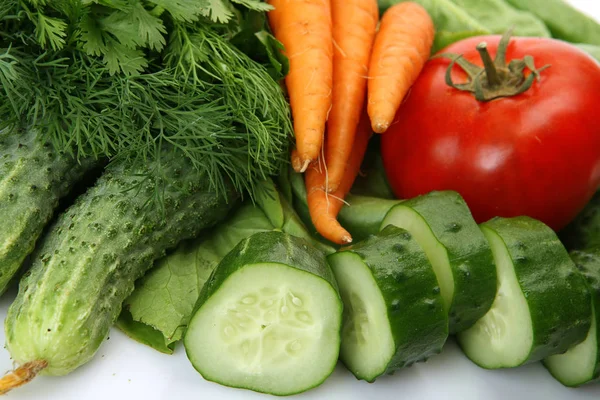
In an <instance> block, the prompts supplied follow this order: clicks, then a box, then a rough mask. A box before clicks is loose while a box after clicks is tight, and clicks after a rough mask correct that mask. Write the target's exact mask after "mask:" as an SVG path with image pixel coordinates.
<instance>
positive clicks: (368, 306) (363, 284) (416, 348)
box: [328, 226, 448, 382]
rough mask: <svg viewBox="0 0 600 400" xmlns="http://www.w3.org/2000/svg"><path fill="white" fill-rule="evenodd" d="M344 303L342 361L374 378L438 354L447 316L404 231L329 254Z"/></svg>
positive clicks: (426, 268) (424, 260) (414, 245)
mask: <svg viewBox="0 0 600 400" xmlns="http://www.w3.org/2000/svg"><path fill="white" fill-rule="evenodd" d="M328 261H329V262H330V264H331V266H332V269H333V271H334V273H335V276H336V279H337V282H338V285H339V287H340V292H341V295H342V299H343V301H344V322H343V328H342V346H341V359H342V361H343V362H344V364H345V365H346V367H347V368H348V369H349V370H350V371H351V372H352V373H353V374H354V375H355V376H356V377H357V378H358V379H364V380H366V381H368V382H373V381H375V379H376V378H377V377H379V376H381V375H383V374H390V373H393V372H394V371H396V370H397V369H399V368H402V367H408V366H410V365H412V364H414V363H415V362H419V361H425V360H427V358H429V357H430V356H431V355H433V354H438V353H439V352H441V349H442V346H443V345H444V343H445V342H446V339H447V337H448V316H447V314H446V311H445V310H444V306H443V302H442V297H441V295H440V288H439V286H438V283H437V279H436V277H435V274H434V272H433V269H432V267H431V264H430V263H429V261H428V260H427V257H426V255H425V253H424V252H423V250H422V249H421V247H420V246H419V245H418V244H417V243H416V241H415V240H414V239H413V238H412V237H411V235H410V234H409V233H408V232H407V231H405V230H404V229H400V228H396V227H394V226H388V227H386V228H385V229H384V230H383V231H381V232H380V233H379V234H378V235H376V236H371V237H370V238H369V239H367V240H365V241H363V242H361V243H358V244H356V245H353V246H351V247H348V248H346V249H344V250H342V251H340V252H338V253H335V254H332V255H330V256H328Z"/></svg>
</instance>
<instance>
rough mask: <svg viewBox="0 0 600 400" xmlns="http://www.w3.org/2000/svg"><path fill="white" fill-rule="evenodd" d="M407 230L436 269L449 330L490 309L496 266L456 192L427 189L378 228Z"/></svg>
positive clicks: (463, 326) (458, 328) (393, 211)
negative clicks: (391, 227) (386, 227)
mask: <svg viewBox="0 0 600 400" xmlns="http://www.w3.org/2000/svg"><path fill="white" fill-rule="evenodd" d="M390 224H391V225H395V226H398V227H400V228H404V229H406V230H407V231H409V232H410V233H411V234H412V235H413V236H414V237H415V239H416V240H417V242H418V243H419V244H420V245H421V246H422V247H423V249H424V250H425V253H426V254H427V257H428V258H429V261H430V262H431V265H432V266H433V269H434V271H435V273H436V276H437V279H438V282H439V284H440V289H441V293H442V298H443V299H444V304H445V307H446V310H447V311H448V313H449V320H450V333H456V332H460V331H463V330H465V329H467V328H469V327H470V326H472V325H473V324H474V323H475V321H477V320H478V319H479V318H481V317H482V316H483V315H484V314H485V313H486V312H487V311H488V310H489V308H490V306H491V305H492V302H493V301H494V295H495V293H496V270H495V267H494V260H493V256H492V252H491V250H490V246H489V244H488V242H487V241H486V240H485V237H484V236H483V234H482V233H481V230H480V229H479V227H478V226H477V224H476V223H475V221H474V220H473V217H472V216H471V212H470V211H469V208H468V207H467V204H466V203H465V201H464V200H463V198H462V197H461V196H460V195H459V194H458V193H456V192H451V191H446V192H432V193H429V194H427V195H425V196H419V197H416V198H414V199H411V200H406V201H403V202H402V203H400V204H398V205H396V206H394V207H393V208H392V209H391V210H390V211H389V212H388V214H387V215H386V217H385V219H384V220H383V222H382V224H381V227H382V228H383V227H385V226H387V225H390Z"/></svg>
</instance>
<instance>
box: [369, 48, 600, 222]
mask: <svg viewBox="0 0 600 400" xmlns="http://www.w3.org/2000/svg"><path fill="white" fill-rule="evenodd" d="M499 40H500V37H499V36H488V37H478V38H470V39H467V40H463V41H460V42H457V43H455V44H453V45H451V46H450V47H448V48H447V49H445V50H444V52H445V53H455V54H462V55H463V56H464V58H465V59H467V60H468V61H471V62H472V63H474V64H477V65H478V66H482V65H483V64H482V61H481V58H480V56H479V53H478V52H477V50H476V46H477V44H478V43H480V42H482V41H485V42H487V44H488V49H489V51H490V55H491V56H492V57H495V54H496V51H497V49H498V43H499ZM526 55H531V56H533V58H534V60H535V65H536V67H537V68H540V67H542V66H544V65H546V64H550V67H549V68H547V69H545V70H543V71H541V73H540V76H541V79H540V81H539V82H534V83H533V85H532V87H531V88H530V89H529V90H527V91H526V92H524V93H522V94H519V95H516V96H513V97H503V98H498V99H495V100H492V101H487V102H483V101H478V100H476V99H475V96H474V95H473V94H472V93H470V92H466V91H460V90H457V89H454V88H452V87H450V86H448V85H447V84H446V83H445V80H444V76H445V74H446V70H447V68H448V67H449V65H450V60H448V59H445V58H437V59H432V60H430V61H429V62H428V63H427V64H426V66H425V68H424V70H423V72H422V74H421V75H420V77H419V79H418V80H417V82H416V83H415V84H414V86H413V87H412V89H411V92H410V93H409V95H408V96H407V98H406V100H405V102H404V103H403V105H402V106H401V107H400V110H399V111H398V114H397V116H396V120H395V122H394V124H393V125H392V126H391V127H390V129H389V130H388V132H386V133H385V134H384V135H383V137H382V147H381V151H382V155H383V160H384V165H385V169H386V172H387V175H388V178H389V181H390V183H391V185H392V188H393V189H394V192H395V194H396V195H397V196H398V197H400V198H411V197H414V196H417V195H420V194H425V193H428V192H430V191H433V190H456V191H457V192H459V193H460V194H461V195H462V196H463V197H464V198H465V200H466V202H467V204H468V205H469V206H470V208H471V211H472V213H473V216H474V217H475V219H476V220H477V221H478V222H483V221H486V220H488V219H490V218H492V217H494V216H503V217H512V216H519V215H528V216H531V217H533V218H536V219H539V220H541V221H543V222H545V223H546V224H548V225H549V226H550V227H552V228H554V229H555V230H558V229H560V228H562V227H564V226H565V225H566V224H567V223H568V222H569V221H571V220H572V219H573V218H574V217H575V215H576V214H577V213H578V212H579V211H580V210H581V209H582V208H583V207H584V205H585V204H586V203H587V202H588V201H589V199H590V198H591V196H592V195H593V193H594V192H595V191H596V189H597V188H598V186H599V184H600V120H599V119H598V118H600V107H599V103H600V64H598V63H597V62H596V61H595V60H593V59H592V58H591V57H589V56H588V55H587V54H584V53H583V52H581V51H580V50H578V49H576V48H575V47H573V46H571V45H569V44H566V43H563V42H559V41H556V40H551V39H539V38H512V39H511V41H510V43H509V45H508V49H507V57H506V59H507V62H510V61H511V60H513V59H522V58H523V57H524V56H526ZM527 71H528V70H527ZM527 73H528V72H527ZM452 78H453V80H454V82H458V83H462V82H465V81H466V80H467V75H466V73H465V72H464V70H463V69H461V68H460V67H459V66H458V65H455V66H454V67H453V70H452Z"/></svg>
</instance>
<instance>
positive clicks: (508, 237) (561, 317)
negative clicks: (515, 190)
mask: <svg viewBox="0 0 600 400" xmlns="http://www.w3.org/2000/svg"><path fill="white" fill-rule="evenodd" d="M482 230H483V232H484V234H485V236H486V238H488V240H489V241H490V244H491V246H492V252H493V253H494V258H495V261H496V267H497V271H498V290H497V293H496V298H495V300H494V303H493V305H492V307H491V309H490V311H489V312H488V313H487V314H486V315H485V316H484V317H483V318H481V319H480V320H479V321H477V323H476V324H475V325H474V326H473V327H471V328H470V329H468V330H466V331H464V332H462V333H460V334H458V341H459V344H460V346H461V347H462V349H463V352H464V353H465V354H466V355H467V357H469V358H470V359H471V361H473V362H474V363H476V364H477V365H479V366H480V367H483V368H488V369H495V368H510V367H517V366H519V365H522V364H525V363H529V362H534V361H539V360H541V359H543V358H545V357H547V356H550V355H552V354H557V353H561V352H564V351H566V350H567V349H568V348H569V347H570V346H572V345H573V344H576V343H579V342H581V341H582V340H583V339H585V336H586V334H587V332H588V330H589V328H590V315H591V310H590V296H589V293H588V292H587V288H586V285H585V280H584V279H583V277H582V276H581V274H579V273H578V272H577V270H576V268H575V265H574V264H573V262H572V261H571V259H570V258H569V255H568V254H567V252H566V250H565V248H564V247H563V246H562V244H561V243H560V241H559V240H558V238H557V236H556V234H555V233H554V231H552V229H550V228H549V227H547V226H546V225H544V224H543V223H541V222H539V221H536V220H533V219H531V218H528V217H518V218H511V219H503V218H496V219H494V220H492V221H489V222H486V223H484V224H482Z"/></svg>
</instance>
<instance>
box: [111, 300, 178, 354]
mask: <svg viewBox="0 0 600 400" xmlns="http://www.w3.org/2000/svg"><path fill="white" fill-rule="evenodd" d="M116 326H117V328H119V329H120V330H121V331H122V332H123V333H125V334H126V335H127V336H129V337H130V338H132V339H133V340H135V341H137V342H140V343H141V344H145V345H146V346H150V347H152V348H153V349H154V350H158V351H160V352H161V353H165V354H173V351H175V344H176V343H174V342H171V343H168V342H167V340H165V336H164V335H163V334H162V333H161V332H160V331H159V330H156V329H154V328H152V327H151V326H150V325H146V324H142V323H141V322H137V321H134V320H133V317H132V316H131V313H130V312H129V311H127V310H123V311H122V312H121V315H119V318H118V319H117V322H116Z"/></svg>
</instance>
